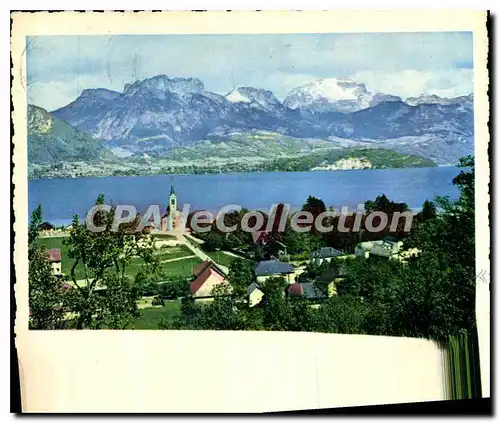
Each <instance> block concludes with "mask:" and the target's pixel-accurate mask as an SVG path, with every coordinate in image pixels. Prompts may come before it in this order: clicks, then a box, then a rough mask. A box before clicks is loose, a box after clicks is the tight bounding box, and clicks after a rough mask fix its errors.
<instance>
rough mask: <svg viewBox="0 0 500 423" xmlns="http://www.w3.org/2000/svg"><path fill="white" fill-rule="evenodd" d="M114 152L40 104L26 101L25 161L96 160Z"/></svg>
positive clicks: (48, 162)
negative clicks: (26, 146) (30, 103)
mask: <svg viewBox="0 0 500 423" xmlns="http://www.w3.org/2000/svg"><path fill="white" fill-rule="evenodd" d="M111 156H113V154H112V153H110V152H109V151H108V150H106V149H104V148H103V145H102V141H100V140H96V139H93V138H92V137H91V136H90V135H88V134H85V133H82V132H80V131H79V130H78V129H76V128H74V127H73V126H71V125H70V124H68V123H66V122H64V121H63V120H61V119H59V118H57V117H55V116H53V115H52V114H51V113H49V112H47V111H46V110H45V109H42V108H41V107H37V106H33V105H28V161H29V163H30V164H50V163H56V162H65V161H99V160H100V159H103V158H106V157H108V158H109V157H111Z"/></svg>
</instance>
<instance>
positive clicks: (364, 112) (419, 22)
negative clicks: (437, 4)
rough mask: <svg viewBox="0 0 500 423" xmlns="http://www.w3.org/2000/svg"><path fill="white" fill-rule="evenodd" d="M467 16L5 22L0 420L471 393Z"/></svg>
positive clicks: (479, 260) (474, 209)
mask: <svg viewBox="0 0 500 423" xmlns="http://www.w3.org/2000/svg"><path fill="white" fill-rule="evenodd" d="M486 18H487V14H486V12H477V11H476V12H472V11H457V10H456V11H321V12H306V11H302V12H299V11H295V12H292V11H290V12H270V11H264V12H250V11H248V12H222V11H221V12H204V13H195V12H104V13H98V12H86V13H82V12H57V13H46V12H36V13H23V12H17V13H13V14H12V19H13V23H12V52H11V53H12V61H13V68H12V76H13V82H12V96H13V104H14V111H13V114H12V119H13V122H14V130H15V133H14V154H13V163H14V171H13V181H14V185H15V187H14V211H15V222H14V230H15V245H14V263H15V276H16V285H15V291H16V307H17V310H16V324H15V331H16V348H17V353H18V360H19V369H20V383H21V399H22V404H23V411H27V412H39V411H44V412H264V411H286V410H299V409H316V408H331V407H351V406H362V405H377V404H398V403H408V402H424V401H439V400H447V399H465V398H488V397H489V395H490V394H489V373H490V357H489V346H490V328H489V320H490V311H489V307H490V306H489V297H490V290H489V278H490V276H489V269H490V263H489V239H490V237H489V224H488V203H489V193H488V182H489V161H488V153H487V149H488V143H489V132H488V126H487V125H488V120H489V103H488V96H487V90H488V71H487V60H488V35H487V30H486Z"/></svg>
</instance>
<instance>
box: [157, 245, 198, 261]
mask: <svg viewBox="0 0 500 423" xmlns="http://www.w3.org/2000/svg"><path fill="white" fill-rule="evenodd" d="M192 255H193V252H192V251H191V250H190V249H189V248H188V247H186V246H185V245H178V246H176V247H166V248H160V249H159V251H158V257H159V258H160V260H170V259H175V258H180V257H188V256H192Z"/></svg>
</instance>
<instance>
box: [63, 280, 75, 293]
mask: <svg viewBox="0 0 500 423" xmlns="http://www.w3.org/2000/svg"><path fill="white" fill-rule="evenodd" d="M61 288H62V290H63V291H71V290H72V289H73V286H72V285H70V284H69V283H67V282H63V283H62V284H61Z"/></svg>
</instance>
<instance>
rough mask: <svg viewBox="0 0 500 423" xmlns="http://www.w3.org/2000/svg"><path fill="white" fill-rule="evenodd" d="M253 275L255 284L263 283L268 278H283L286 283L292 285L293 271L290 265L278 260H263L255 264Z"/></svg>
mask: <svg viewBox="0 0 500 423" xmlns="http://www.w3.org/2000/svg"><path fill="white" fill-rule="evenodd" d="M253 270H254V273H255V276H256V278H257V283H264V282H265V281H266V280H267V279H269V278H275V277H284V278H285V279H286V280H287V281H288V283H293V280H294V278H293V277H292V276H291V275H293V274H294V272H295V269H294V267H293V266H292V265H291V264H290V263H284V262H282V261H279V260H264V261H260V262H259V263H257V264H256V265H255V267H254V269H253Z"/></svg>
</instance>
